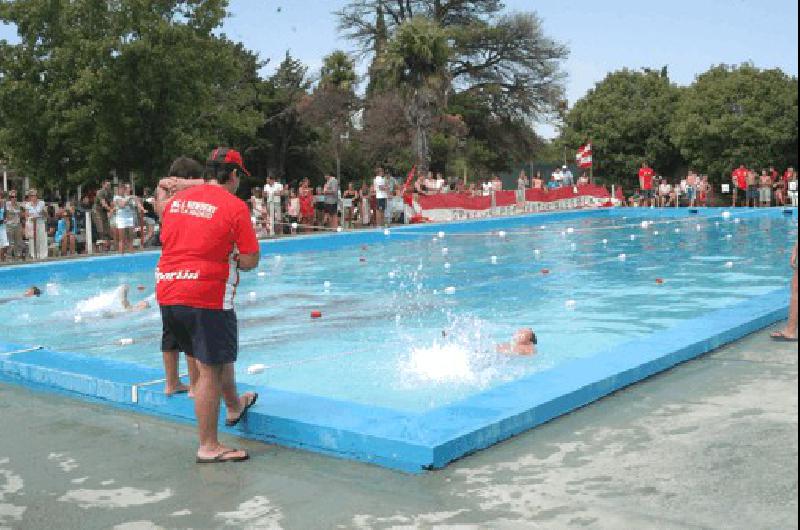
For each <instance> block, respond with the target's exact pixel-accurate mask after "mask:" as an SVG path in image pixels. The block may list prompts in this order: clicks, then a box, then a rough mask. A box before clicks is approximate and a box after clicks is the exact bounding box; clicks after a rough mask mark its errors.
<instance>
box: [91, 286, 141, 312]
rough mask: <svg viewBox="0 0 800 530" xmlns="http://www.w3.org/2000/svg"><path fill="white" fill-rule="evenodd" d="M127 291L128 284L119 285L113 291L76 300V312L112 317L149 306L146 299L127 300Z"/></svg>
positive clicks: (128, 288) (138, 310)
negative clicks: (137, 300) (133, 302)
mask: <svg viewBox="0 0 800 530" xmlns="http://www.w3.org/2000/svg"><path fill="white" fill-rule="evenodd" d="M129 291H130V287H129V286H128V285H126V284H123V285H120V286H119V287H117V288H116V289H114V290H113V291H109V292H105V293H102V294H99V295H97V296H95V297H92V298H89V299H88V300H83V301H81V302H78V306H77V312H78V313H79V314H95V315H101V316H103V317H106V318H112V317H115V316H118V315H120V314H124V313H138V312H140V311H145V310H146V309H149V308H150V304H149V303H148V302H147V300H142V301H141V302H137V303H136V304H131V302H130V300H128V292H129Z"/></svg>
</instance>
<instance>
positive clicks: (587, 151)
mask: <svg viewBox="0 0 800 530" xmlns="http://www.w3.org/2000/svg"><path fill="white" fill-rule="evenodd" d="M575 161H576V162H577V163H578V167H580V168H582V169H586V168H590V167H592V144H591V143H588V144H586V145H582V146H581V147H580V148H578V152H577V154H576V155H575Z"/></svg>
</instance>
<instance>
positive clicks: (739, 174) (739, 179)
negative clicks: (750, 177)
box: [733, 167, 748, 190]
mask: <svg viewBox="0 0 800 530" xmlns="http://www.w3.org/2000/svg"><path fill="white" fill-rule="evenodd" d="M747 173H748V171H747V168H744V167H740V168H738V169H735V170H734V171H733V178H735V179H736V186H737V187H738V188H739V189H740V190H746V189H747Z"/></svg>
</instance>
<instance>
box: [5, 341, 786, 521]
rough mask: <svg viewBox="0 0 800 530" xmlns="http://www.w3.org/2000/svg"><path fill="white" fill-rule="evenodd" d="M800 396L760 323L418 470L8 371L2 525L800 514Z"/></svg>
mask: <svg viewBox="0 0 800 530" xmlns="http://www.w3.org/2000/svg"><path fill="white" fill-rule="evenodd" d="M797 393H798V389H797V349H796V345H793V344H773V343H772V342H770V341H769V338H768V333H767V332H761V333H758V334H756V335H753V336H751V337H748V338H746V339H744V340H743V341H740V342H739V343H737V344H735V345H732V346H729V347H727V348H724V349H722V350H719V351H717V352H714V353H712V354H710V355H707V356H705V357H703V358H701V359H699V360H696V361H693V362H690V363H687V364H685V365H682V366H679V367H677V368H675V369H673V370H671V371H669V372H667V373H665V374H662V375H660V376H658V377H655V378H652V379H650V380H647V381H645V382H643V383H640V384H638V385H635V386H633V387H630V388H628V389H626V390H623V391H621V392H618V393H616V394H614V395H612V396H610V397H608V398H606V399H603V400H602V401H600V402H598V403H595V404H593V405H591V406H589V407H586V408H584V409H582V410H579V411H577V412H575V413H572V414H570V415H568V416H565V417H562V418H559V419H557V420H555V421H553V422H551V423H549V424H547V425H543V426H541V427H539V428H537V429H535V430H533V431H531V432H528V433H526V434H523V435H521V436H518V437H516V438H514V439H512V440H509V441H507V442H505V443H503V444H500V445H498V446H495V447H493V448H490V449H488V450H485V451H483V452H481V453H478V454H476V455H473V456H470V457H468V458H465V459H463V460H461V461H459V462H456V463H454V464H452V465H451V466H450V467H448V468H447V469H445V470H443V471H437V472H431V473H428V474H426V475H422V476H410V475H404V474H401V473H397V472H394V471H389V470H386V469H382V468H378V467H372V466H368V465H363V464H357V463H352V462H345V461H340V460H335V459H332V458H327V457H323V456H320V455H315V454H310V453H304V452H301V451H295V450H290V449H284V448H280V447H274V446H267V445H263V444H259V443H255V442H249V441H242V440H236V439H230V440H227V441H228V442H229V443H232V444H235V445H236V446H244V447H246V448H247V449H248V450H249V451H250V452H251V455H252V456H253V459H252V460H251V461H250V462H248V463H244V464H226V465H219V466H197V465H196V464H194V458H193V457H194V448H195V438H194V436H195V433H194V430H193V428H192V426H191V425H178V424H172V423H169V422H166V421H162V420H158V419H153V418H148V417H143V416H138V415H136V414H132V413H126V412H120V411H118V410H114V409H111V408H109V407H104V406H102V405H97V404H87V403H84V402H81V401H77V400H74V399H70V398H65V397H61V396H55V395H49V394H43V393H37V392H32V391H29V390H26V389H23V388H21V387H16V386H10V385H2V384H0V528H4V527H9V528H59V529H72V528H76V529H93V528H122V529H138V528H141V529H149V528H224V527H244V528H290V529H316V528H417V527H422V528H431V527H447V528H454V527H456V528H475V527H477V528H493V529H494V528H564V527H578V528H584V527H585V528H748V529H753V528H797V516H798V509H797V477H798V470H797V464H798V461H797V448H798V433H797V419H798V412H797Z"/></svg>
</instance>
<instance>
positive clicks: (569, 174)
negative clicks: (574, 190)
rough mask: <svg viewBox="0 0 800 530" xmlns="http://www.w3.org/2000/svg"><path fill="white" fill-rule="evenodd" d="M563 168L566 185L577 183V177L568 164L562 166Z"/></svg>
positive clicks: (562, 175) (562, 173) (562, 174)
mask: <svg viewBox="0 0 800 530" xmlns="http://www.w3.org/2000/svg"><path fill="white" fill-rule="evenodd" d="M561 170H562V171H561V177H562V179H563V181H564V186H572V185H573V184H574V183H575V177H573V176H572V171H570V170H569V168H568V167H567V166H564V167H562V168H561Z"/></svg>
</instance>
